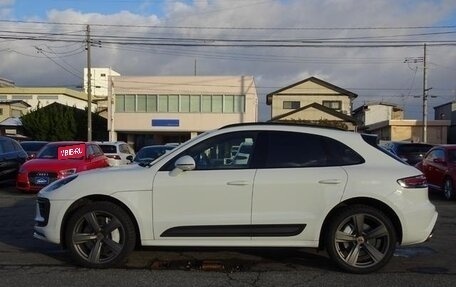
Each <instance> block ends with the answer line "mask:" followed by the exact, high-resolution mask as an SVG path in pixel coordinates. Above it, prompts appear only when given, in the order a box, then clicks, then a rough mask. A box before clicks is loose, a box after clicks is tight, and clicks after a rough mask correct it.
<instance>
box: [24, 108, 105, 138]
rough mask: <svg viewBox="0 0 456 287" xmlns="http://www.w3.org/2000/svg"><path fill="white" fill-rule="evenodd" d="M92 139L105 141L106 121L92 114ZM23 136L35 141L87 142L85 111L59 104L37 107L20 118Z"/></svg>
mask: <svg viewBox="0 0 456 287" xmlns="http://www.w3.org/2000/svg"><path fill="white" fill-rule="evenodd" d="M92 119H93V125H92V126H93V128H92V130H93V139H94V140H107V138H108V132H107V121H106V119H104V118H103V117H101V116H99V115H97V114H92ZM21 120H22V126H23V128H24V132H25V135H27V136H29V137H30V138H32V139H35V140H47V141H61V140H82V141H86V140H87V109H86V110H80V109H78V108H76V107H69V106H66V105H62V104H59V103H53V104H50V105H48V106H45V107H42V108H40V107H37V108H36V109H35V110H34V111H32V112H30V113H28V114H26V115H24V116H22V117H21Z"/></svg>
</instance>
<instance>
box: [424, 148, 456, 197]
mask: <svg viewBox="0 0 456 287" xmlns="http://www.w3.org/2000/svg"><path fill="white" fill-rule="evenodd" d="M415 167H416V168H418V169H419V170H421V172H423V174H424V175H425V176H426V179H427V181H428V185H429V187H431V188H433V189H436V190H440V191H443V195H444V196H445V198H446V199H448V200H452V199H455V198H456V192H455V184H456V145H440V146H435V147H433V148H432V149H430V150H429V151H428V152H427V154H426V155H425V156H424V158H423V161H421V162H419V163H417V164H416V165H415Z"/></svg>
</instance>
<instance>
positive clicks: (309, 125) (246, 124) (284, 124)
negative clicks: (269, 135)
mask: <svg viewBox="0 0 456 287" xmlns="http://www.w3.org/2000/svg"><path fill="white" fill-rule="evenodd" d="M264 125H266V126H295V127H298V126H299V127H312V128H322V129H331V130H339V131H346V130H345V129H343V128H339V127H333V126H322V125H319V124H313V123H296V122H269V121H268V122H246V123H235V124H229V125H226V126H223V127H221V128H219V130H221V129H226V128H231V127H241V126H264Z"/></svg>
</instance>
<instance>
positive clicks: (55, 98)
mask: <svg viewBox="0 0 456 287" xmlns="http://www.w3.org/2000/svg"><path fill="white" fill-rule="evenodd" d="M58 99H59V96H51V95H49V96H38V100H58Z"/></svg>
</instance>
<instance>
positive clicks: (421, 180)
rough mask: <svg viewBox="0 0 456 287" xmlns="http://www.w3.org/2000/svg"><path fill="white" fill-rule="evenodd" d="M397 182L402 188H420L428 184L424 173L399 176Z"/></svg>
mask: <svg viewBox="0 0 456 287" xmlns="http://www.w3.org/2000/svg"><path fill="white" fill-rule="evenodd" d="M397 183H399V185H400V186H402V187H404V188H421V187H427V186H428V185H427V180H426V177H425V176H424V175H417V176H411V177H406V178H401V179H398V180H397Z"/></svg>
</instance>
